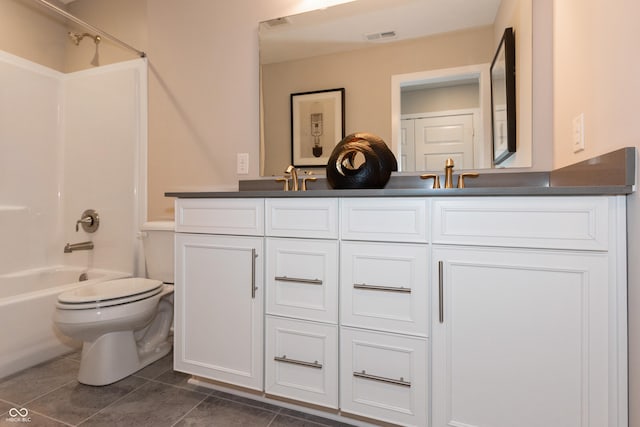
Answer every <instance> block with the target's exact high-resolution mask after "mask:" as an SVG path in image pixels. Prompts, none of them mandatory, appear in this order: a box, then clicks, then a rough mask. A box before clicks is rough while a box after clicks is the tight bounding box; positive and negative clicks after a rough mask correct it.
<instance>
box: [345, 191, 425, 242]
mask: <svg viewBox="0 0 640 427" xmlns="http://www.w3.org/2000/svg"><path fill="white" fill-rule="evenodd" d="M341 203H342V205H341V208H340V220H341V221H340V226H341V236H342V238H343V239H346V240H376V241H383V242H426V241H427V211H428V210H427V204H428V201H427V199H425V198H395V197H387V198H363V199H360V198H356V199H346V198H345V199H342V201H341Z"/></svg>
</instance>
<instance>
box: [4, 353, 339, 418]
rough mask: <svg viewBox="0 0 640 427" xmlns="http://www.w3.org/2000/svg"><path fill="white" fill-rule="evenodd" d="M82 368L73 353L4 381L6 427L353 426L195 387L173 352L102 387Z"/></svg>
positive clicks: (76, 355)
mask: <svg viewBox="0 0 640 427" xmlns="http://www.w3.org/2000/svg"><path fill="white" fill-rule="evenodd" d="M79 364H80V362H79V354H78V353H73V354H70V355H67V356H63V357H60V358H57V359H54V360H52V361H49V362H46V363H43V364H41V365H38V366H35V367H33V368H30V369H27V370H25V371H22V372H19V373H17V374H14V375H12V376H10V377H7V378H4V379H1V380H0V426H2V427H5V426H12V427H22V426H25V427H27V426H29V427H36V426H37V427H59V426H83V427H84V426H108V427H114V426H126V427H128V426H136V427H139V426H140V427H142V426H151V427H161V426H176V427H178V426H179V427H183V426H193V427H199V426H207V427H209V426H220V427H227V426H247V427H253V426H256V427H258V426H264V427H303V426H304V427H321V426H348V424H344V423H340V422H337V421H333V420H329V419H325V418H320V417H316V416H313V415H308V414H305V413H302V412H297V411H293V410H290V409H286V408H281V407H279V406H274V405H270V404H267V403H263V402H257V401H253V400H250V399H245V398H242V397H238V396H234V395H231V394H227V393H223V392H220V391H215V390H209V389H205V388H202V387H197V386H194V385H191V384H188V383H187V380H188V378H189V377H188V375H185V374H182V373H179V372H174V371H173V369H172V366H173V359H172V357H171V355H169V356H167V357H165V358H163V359H160V360H158V361H157V362H155V363H153V364H151V365H149V366H147V367H146V368H144V369H142V370H140V371H138V372H136V373H135V374H134V375H132V376H130V377H128V378H125V379H123V380H121V381H118V382H117V383H115V384H111V385H108V386H103V387H91V386H85V385H82V384H80V383H78V381H77V380H76V375H77V373H78V367H79ZM23 408H24V409H26V411H24V409H23ZM25 415H26V416H25ZM22 417H24V418H22Z"/></svg>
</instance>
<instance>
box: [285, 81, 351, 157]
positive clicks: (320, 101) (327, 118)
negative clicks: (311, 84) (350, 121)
mask: <svg viewBox="0 0 640 427" xmlns="http://www.w3.org/2000/svg"><path fill="white" fill-rule="evenodd" d="M342 138H344V88H340V89H328V90H320V91H316V92H302V93H292V94H291V164H293V165H294V166H306V167H309V166H310V167H313V166H325V165H326V164H327V161H328V160H329V156H330V155H331V152H332V151H333V147H335V146H336V144H337V143H338V142H340V141H341V140H342Z"/></svg>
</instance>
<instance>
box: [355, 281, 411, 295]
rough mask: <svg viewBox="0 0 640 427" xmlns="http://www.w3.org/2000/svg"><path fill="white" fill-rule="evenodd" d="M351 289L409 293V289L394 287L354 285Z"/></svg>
mask: <svg viewBox="0 0 640 427" xmlns="http://www.w3.org/2000/svg"><path fill="white" fill-rule="evenodd" d="M353 289H365V290H368V291H383V292H401V293H407V294H410V293H411V288H403V287H402V286H400V287H394V286H376V285H367V284H366V283H354V284H353Z"/></svg>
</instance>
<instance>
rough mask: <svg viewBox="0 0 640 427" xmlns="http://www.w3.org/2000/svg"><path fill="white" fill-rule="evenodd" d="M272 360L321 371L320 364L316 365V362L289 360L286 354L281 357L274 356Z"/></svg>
mask: <svg viewBox="0 0 640 427" xmlns="http://www.w3.org/2000/svg"><path fill="white" fill-rule="evenodd" d="M273 360H275V361H276V362H283V363H291V364H292V365H300V366H307V367H309V368H316V369H322V363H318V361H317V360H316V361H315V362H305V361H304V360H296V359H289V358H288V357H287V355H286V354H283V355H282V356H275V357H274V358H273Z"/></svg>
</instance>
